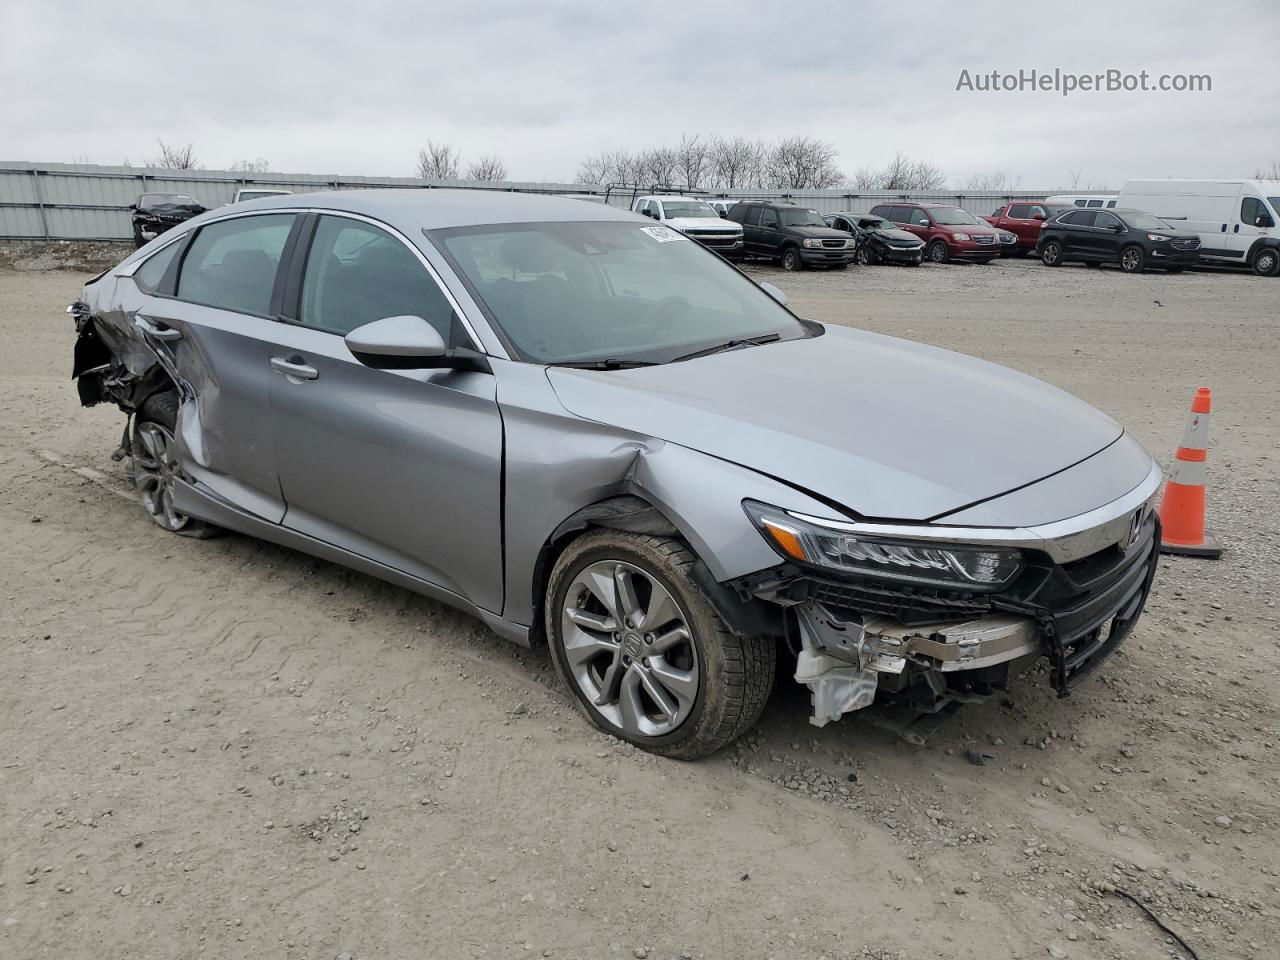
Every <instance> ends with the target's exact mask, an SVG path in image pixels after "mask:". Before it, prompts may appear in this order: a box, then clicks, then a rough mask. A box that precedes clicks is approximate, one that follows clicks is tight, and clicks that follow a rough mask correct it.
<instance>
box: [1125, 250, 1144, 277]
mask: <svg viewBox="0 0 1280 960" xmlns="http://www.w3.org/2000/svg"><path fill="white" fill-rule="evenodd" d="M1120 266H1121V267H1123V268H1124V269H1125V271H1126V272H1128V273H1136V272H1137V271H1138V269H1139V268H1140V267H1141V266H1142V251H1141V250H1139V249H1138V248H1137V247H1127V248H1126V249H1125V251H1124V253H1122V254H1120Z"/></svg>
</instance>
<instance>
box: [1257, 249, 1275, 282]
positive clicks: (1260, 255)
mask: <svg viewBox="0 0 1280 960" xmlns="http://www.w3.org/2000/svg"><path fill="white" fill-rule="evenodd" d="M1253 272H1254V273H1256V274H1257V275H1258V276H1260V277H1274V276H1276V275H1278V274H1280V247H1263V248H1262V249H1261V250H1259V251H1258V252H1257V253H1256V254H1255V255H1254V258H1253Z"/></svg>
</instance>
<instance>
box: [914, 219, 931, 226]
mask: <svg viewBox="0 0 1280 960" xmlns="http://www.w3.org/2000/svg"><path fill="white" fill-rule="evenodd" d="M928 225H929V221H928V220H917V221H916V226H917V227H927V226H928Z"/></svg>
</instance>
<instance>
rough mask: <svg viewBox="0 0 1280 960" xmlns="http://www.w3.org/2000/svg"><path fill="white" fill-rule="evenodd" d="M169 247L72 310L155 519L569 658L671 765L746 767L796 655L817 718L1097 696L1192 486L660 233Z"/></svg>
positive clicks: (282, 210) (315, 229)
mask: <svg viewBox="0 0 1280 960" xmlns="http://www.w3.org/2000/svg"><path fill="white" fill-rule="evenodd" d="M735 209H737V208H735ZM811 229H814V230H817V229H819V228H817V227H812V228H811ZM821 229H822V230H823V231H829V228H826V227H823V228H821ZM830 232H832V233H834V232H835V231H830ZM171 233H172V236H170V237H167V238H165V239H164V240H162V241H161V242H159V243H156V244H154V245H152V246H151V247H149V248H147V249H144V250H141V251H138V252H136V253H134V254H133V255H131V256H130V257H128V258H127V259H126V260H124V262H123V263H121V264H120V265H118V266H117V267H115V268H114V269H112V270H109V271H107V272H106V273H105V274H104V275H102V276H101V277H98V278H95V279H94V280H93V281H91V282H90V283H89V284H88V285H86V286H85V288H84V291H83V294H82V298H81V300H80V301H77V303H75V304H73V305H72V307H71V312H72V313H73V315H74V319H75V322H76V325H77V328H78V331H79V339H78V341H77V343H76V347H75V351H74V355H75V367H74V372H75V374H76V376H77V377H78V387H79V392H80V397H81V400H82V402H83V403H85V404H90V405H91V404H94V403H97V402H100V401H110V402H114V403H116V404H118V405H119V406H120V408H121V409H122V410H123V411H124V412H125V413H126V414H128V415H130V419H129V421H128V424H129V426H128V431H127V433H126V437H125V443H124V445H125V448H126V450H125V452H126V453H127V455H128V457H129V458H130V462H131V469H132V475H133V478H134V482H135V484H136V486H137V490H138V494H139V499H140V502H141V505H142V508H143V511H144V512H145V514H146V516H147V517H148V518H149V519H150V520H151V521H153V522H155V523H156V524H158V525H159V526H160V527H161V528H163V529H164V530H167V531H170V532H173V533H176V534H183V535H187V536H194V537H199V536H206V535H209V534H211V533H213V532H216V529H217V528H228V529H231V530H236V531H239V532H241V533H243V534H248V535H251V536H256V537H260V538H262V539H265V540H269V541H272V542H274V543H277V544H282V545H285V546H288V547H292V548H294V549H297V550H300V551H302V552H304V553H309V554H313V555H315V556H318V557H322V558H325V559H327V560H329V561H332V562H335V563H339V564H343V565H345V566H348V567H351V568H354V569H357V570H360V571H363V572H365V573H367V574H369V575H372V576H375V577H381V578H383V579H385V580H389V581H391V582H392V583H395V584H399V585H401V586H403V587H406V588H408V589H410V590H414V591H418V592H420V593H423V594H426V595H428V596H431V597H435V598H437V599H439V600H441V601H443V602H445V603H448V604H452V605H454V606H456V607H459V608H461V609H462V610H465V611H467V612H469V613H471V614H473V615H475V616H476V617H478V618H480V619H481V620H482V621H483V622H484V623H486V624H488V625H489V626H490V627H492V628H493V629H494V630H495V631H496V632H497V633H499V634H500V635H502V636H504V637H506V638H509V639H511V640H513V641H516V642H518V643H521V644H527V645H533V644H542V643H546V644H548V645H549V646H550V654H551V659H552V661H553V662H554V663H555V665H556V668H557V670H558V671H559V672H560V675H561V676H562V677H563V679H564V682H565V684H566V686H567V689H568V690H569V692H570V695H571V696H572V698H573V699H574V701H575V703H576V704H577V706H578V708H579V709H580V710H581V711H582V712H583V713H584V714H585V715H586V716H587V717H588V718H589V719H590V720H591V722H592V723H594V724H595V725H596V726H598V727H599V728H600V729H602V730H605V731H607V732H609V733H610V734H613V735H615V736H618V737H620V738H622V739H624V740H627V741H629V742H631V743H634V744H637V745H638V746H640V747H642V748H644V749H646V750H652V751H654V752H657V753H661V754H666V755H669V756H675V757H699V756H704V755H706V754H708V753H710V752H712V751H714V750H716V749H717V748H719V747H722V746H724V745H725V744H727V743H730V742H731V741H732V740H733V739H734V738H735V737H737V736H738V735H739V734H741V733H742V732H743V731H745V730H747V729H748V728H750V727H751V726H752V725H753V724H754V723H755V722H756V721H757V719H758V718H759V716H760V713H761V710H762V708H763V706H764V703H765V700H766V698H767V697H768V694H769V690H770V688H771V686H772V683H773V675H774V670H775V666H776V663H777V660H778V657H779V655H780V654H779V651H780V649H782V650H783V651H785V650H786V649H787V646H788V645H790V646H791V648H792V649H794V650H796V651H798V660H796V661H794V669H795V676H796V678H797V680H798V681H799V682H801V683H803V684H805V685H806V686H808V687H809V692H810V693H811V695H812V696H811V699H812V704H813V715H812V721H813V722H814V723H815V724H818V725H822V724H825V723H827V722H829V721H831V720H834V719H836V718H838V717H839V716H841V715H842V714H844V713H848V712H850V711H853V710H857V709H860V708H862V707H865V706H867V705H868V704H870V703H871V702H872V701H873V700H874V699H875V698H876V697H877V696H891V697H895V698H898V699H899V700H901V701H902V702H904V703H906V704H908V705H911V706H912V707H914V708H915V709H917V710H919V711H923V712H927V711H930V710H935V711H936V710H937V709H939V708H940V707H942V706H945V705H947V704H953V703H956V702H959V701H965V702H968V701H973V700H981V699H983V698H985V697H988V696H991V695H995V694H996V693H997V691H998V690H999V688H1000V687H1002V686H1003V685H1004V683H1005V682H1006V681H1007V680H1008V679H1009V677H1010V676H1011V675H1013V674H1014V673H1016V672H1017V671H1018V670H1019V669H1022V668H1024V667H1026V666H1028V665H1030V664H1032V663H1035V662H1036V661H1038V660H1039V659H1040V658H1041V657H1047V658H1048V660H1049V665H1050V672H1049V677H1050V679H1051V680H1052V683H1053V685H1054V686H1055V687H1056V688H1057V689H1058V690H1059V692H1060V693H1062V694H1064V695H1065V694H1066V693H1067V691H1068V690H1070V688H1071V687H1072V686H1073V685H1074V684H1075V683H1076V681H1078V680H1080V679H1081V678H1083V677H1084V676H1085V675H1086V674H1087V673H1088V672H1090V671H1091V670H1093V669H1094V668H1095V667H1097V666H1098V664H1099V663H1100V662H1102V661H1103V659H1104V658H1105V657H1106V656H1107V655H1108V654H1110V653H1111V652H1112V651H1113V650H1114V649H1115V648H1116V646H1117V645H1118V644H1119V643H1120V642H1121V641H1122V640H1123V639H1124V637H1125V636H1126V635H1127V634H1129V633H1130V631H1131V630H1132V629H1133V626H1134V623H1135V622H1136V621H1137V619H1138V616H1139V614H1140V612H1141V610H1142V607H1143V604H1144V602H1145V600H1146V597H1147V594H1148V590H1149V588H1150V585H1151V580H1152V577H1153V575H1154V573H1155V569H1156V561H1157V556H1158V551H1157V549H1156V546H1157V544H1158V542H1159V520H1158V518H1157V515H1156V513H1155V512H1154V511H1153V510H1152V509H1151V507H1152V498H1153V497H1154V496H1155V494H1156V491H1157V490H1158V488H1159V486H1160V482H1161V473H1160V469H1159V467H1158V466H1156V464H1155V463H1154V461H1153V460H1152V458H1151V456H1150V455H1149V454H1148V453H1147V452H1146V451H1145V450H1143V448H1142V447H1141V446H1140V445H1139V444H1138V442H1137V441H1136V440H1134V439H1133V438H1132V437H1131V436H1130V435H1129V434H1128V433H1126V432H1125V430H1124V429H1123V428H1122V427H1121V426H1120V425H1119V424H1117V423H1116V422H1115V421H1113V420H1112V419H1111V418H1109V417H1107V416H1106V415H1104V414H1102V413H1100V412H1098V411H1097V410H1094V409H1093V408H1091V407H1089V406H1088V405H1086V404H1085V403H1083V402H1081V401H1079V400H1076V399H1074V398H1073V397H1071V396H1069V395H1068V394H1066V393H1063V392H1062V391H1061V390H1058V389H1057V388H1055V387H1052V386H1050V385H1048V384H1046V383H1042V382H1040V381H1037V380H1034V379H1032V378H1031V377H1028V376H1025V375H1023V374H1020V373H1016V372H1014V371H1012V370H1008V369H1005V368H1003V367H999V366H996V365H995V364H991V363H987V362H985V361H983V360H978V359H974V358H971V357H964V356H961V355H959V354H955V353H951V352H948V351H946V350H942V349H938V348H936V347H931V346H926V345H925V344H921V343H914V342H911V341H906V340H898V339H894V338H892V337H887V336H882V335H879V334H873V333H867V332H863V331H860V330H855V329H851V328H848V327H844V326H841V325H830V326H828V325H824V324H821V323H816V322H813V321H810V320H804V319H801V318H799V317H797V316H796V315H795V314H793V313H792V312H791V311H789V310H788V309H787V307H786V298H785V296H783V294H782V293H781V291H779V290H777V288H775V287H771V286H768V285H757V284H755V283H753V282H752V281H751V280H750V279H749V278H748V277H746V276H745V275H744V274H742V273H741V272H739V271H738V270H735V269H733V268H732V267H731V266H729V265H728V264H726V263H724V262H723V260H722V259H721V258H719V257H716V256H711V255H710V254H709V253H708V251H707V250H705V249H703V248H701V247H700V246H698V244H696V243H694V242H692V241H690V240H689V239H688V238H687V237H685V236H683V235H681V234H680V233H678V232H676V231H674V230H671V229H669V228H667V227H665V226H662V225H660V224H655V223H652V222H650V221H648V220H646V219H644V218H642V217H639V216H636V215H635V214H632V213H630V212H628V211H624V210H618V209H616V208H613V207H609V206H605V205H602V204H584V203H581V202H580V201H577V200H571V199H565V198H559V197H548V196H532V195H527V194H513V193H507V192H499V191H494V192H489V191H478V190H477V191H471V190H465V191H463V190H458V191H455V190H368V191H354V192H350V193H342V192H331V193H317V194H311V195H306V196H294V197H287V198H278V199H274V200H272V199H268V200H261V201H258V203H257V204H256V205H255V206H254V207H253V208H251V209H244V208H235V207H232V208H221V209H218V210H215V211H211V212H209V213H207V214H204V215H203V216H201V217H198V218H196V219H195V220H192V221H190V222H188V223H186V224H184V225H182V226H180V227H179V228H177V229H176V230H174V231H172V232H171ZM822 236H825V233H824V234H822ZM855 408H856V415H853V414H851V410H853V409H855ZM871 518H874V519H871ZM170 549H171V548H168V547H164V546H163V545H161V544H156V545H155V554H156V563H163V562H164V560H163V555H164V554H165V553H166V552H167V551H168V550H170ZM368 640H369V642H370V643H376V642H377V638H374V637H370V638H368ZM265 642H267V643H271V642H273V641H272V640H271V639H268V640H267V641H265ZM782 655H783V656H784V657H789V656H790V655H789V654H786V653H785V652H783V654H782ZM784 662H786V661H784ZM787 670H788V672H791V670H792V667H791V666H790V665H789V666H788V667H787ZM391 682H392V681H391V680H390V679H389V680H388V683H391Z"/></svg>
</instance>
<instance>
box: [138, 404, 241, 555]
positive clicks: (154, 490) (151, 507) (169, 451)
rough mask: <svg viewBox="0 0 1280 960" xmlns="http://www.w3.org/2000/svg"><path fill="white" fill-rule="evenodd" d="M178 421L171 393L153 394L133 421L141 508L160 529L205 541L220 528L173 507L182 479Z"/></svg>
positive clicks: (176, 408)
mask: <svg viewBox="0 0 1280 960" xmlns="http://www.w3.org/2000/svg"><path fill="white" fill-rule="evenodd" d="M177 422H178V396H177V394H175V393H172V392H170V391H165V392H163V393H153V394H152V395H151V396H150V397H148V398H147V399H146V401H145V402H144V403H143V404H142V408H141V409H140V410H139V411H138V415H137V417H135V419H134V422H133V439H132V442H131V444H130V448H131V452H132V460H133V482H134V485H135V486H136V487H137V488H138V497H139V499H140V500H141V501H142V509H143V510H145V511H146V512H147V516H149V517H150V518H151V519H152V520H153V521H154V522H155V523H156V524H157V525H158V526H160V527H162V528H164V529H165V530H168V531H169V532H170V533H176V534H179V535H181V536H184V537H196V538H198V539H204V538H206V537H211V536H213V535H215V534H216V533H218V532H220V531H219V528H218V527H215V526H213V525H212V524H208V523H205V522H204V521H203V520H197V519H195V518H194V517H189V516H187V515H186V514H185V513H182V512H180V511H178V510H177V509H175V508H174V505H173V494H174V487H175V484H176V481H177V479H178V477H179V476H180V471H179V466H178V459H177V455H176V453H175V450H174V440H173V434H174V431H175V430H176V429H177Z"/></svg>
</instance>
